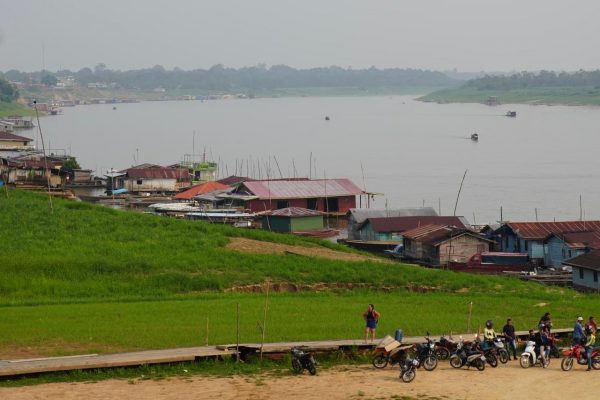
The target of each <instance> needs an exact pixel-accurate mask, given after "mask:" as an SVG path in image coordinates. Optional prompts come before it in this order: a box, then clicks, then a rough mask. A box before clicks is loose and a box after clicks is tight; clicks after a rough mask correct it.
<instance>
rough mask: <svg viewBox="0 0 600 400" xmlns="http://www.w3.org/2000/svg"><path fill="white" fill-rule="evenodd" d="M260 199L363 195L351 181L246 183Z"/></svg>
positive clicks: (319, 180)
mask: <svg viewBox="0 0 600 400" xmlns="http://www.w3.org/2000/svg"><path fill="white" fill-rule="evenodd" d="M243 185H244V186H245V187H246V188H247V189H248V191H250V192H251V193H252V194H254V195H255V196H258V198H259V199H306V198H319V197H344V196H357V195H360V194H363V191H362V189H361V188H359V187H358V186H356V185H355V184H354V183H353V182H352V181H351V180H350V179H345V178H343V179H318V180H272V181H254V182H244V184H243Z"/></svg>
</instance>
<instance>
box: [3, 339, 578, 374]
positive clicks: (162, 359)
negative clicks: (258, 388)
mask: <svg viewBox="0 0 600 400" xmlns="http://www.w3.org/2000/svg"><path fill="white" fill-rule="evenodd" d="M553 332H554V333H555V334H556V335H558V336H560V335H564V334H567V333H571V332H572V329H554V330H553ZM516 333H517V335H518V336H520V337H524V336H527V334H528V332H527V331H518V332H516ZM473 335H474V334H462V336H463V337H464V338H465V339H470V338H472V337H473ZM459 336H461V335H459V334H454V335H453V337H454V339H455V340H458V337H459ZM431 337H432V338H433V339H438V338H439V335H432V336H431ZM424 340H425V339H424V336H412V337H405V338H404V339H403V340H402V343H404V344H415V343H422V342H424ZM377 342H378V341H376V343H377ZM376 343H375V344H373V343H365V342H364V341H363V340H319V341H305V342H276V343H265V344H264V345H263V353H264V354H281V353H287V352H289V351H290V349H291V348H292V347H304V348H306V349H307V350H310V351H316V352H332V351H339V350H348V349H358V350H362V351H364V350H371V349H373V348H374V347H375V345H376ZM239 349H240V355H241V356H244V357H245V356H248V355H252V354H256V353H257V352H258V351H259V350H260V343H240V345H239ZM236 354H237V352H236V345H235V344H228V345H219V346H202V347H188V348H178V349H164V350H148V351H137V352H130V353H118V354H103V355H98V354H85V355H78V356H66V357H49V358H35V359H24V360H0V377H13V376H19V375H30V374H39V373H44V372H58V371H72V370H84V369H97V368H116V367H131V366H140V365H151V364H168V363H176V362H184V361H197V360H200V359H202V358H218V357H231V356H234V355H236Z"/></svg>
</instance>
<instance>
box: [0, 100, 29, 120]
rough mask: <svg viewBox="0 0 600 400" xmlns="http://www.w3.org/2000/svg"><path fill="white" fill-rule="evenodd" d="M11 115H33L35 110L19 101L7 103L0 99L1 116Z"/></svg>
mask: <svg viewBox="0 0 600 400" xmlns="http://www.w3.org/2000/svg"><path fill="white" fill-rule="evenodd" d="M9 115H23V116H33V115H35V111H33V110H31V109H30V108H27V107H25V106H24V105H22V104H19V103H7V102H2V101H0V118H2V117H8V116H9Z"/></svg>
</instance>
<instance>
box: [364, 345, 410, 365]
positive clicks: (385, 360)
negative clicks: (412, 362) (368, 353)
mask: <svg viewBox="0 0 600 400" xmlns="http://www.w3.org/2000/svg"><path fill="white" fill-rule="evenodd" d="M411 347H412V346H411V345H403V346H402V345H400V343H398V347H396V348H394V349H391V350H390V351H386V349H385V348H384V347H378V348H376V349H375V356H374V357H373V360H372V361H371V363H372V364H373V366H374V367H375V368H378V369H381V368H385V367H387V366H388V364H389V365H392V366H393V365H396V364H399V365H402V364H403V363H404V361H405V360H406V358H407V352H406V350H407V349H409V348H411Z"/></svg>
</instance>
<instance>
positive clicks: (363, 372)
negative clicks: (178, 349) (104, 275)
mask: <svg viewBox="0 0 600 400" xmlns="http://www.w3.org/2000/svg"><path fill="white" fill-rule="evenodd" d="M598 391H600V371H592V372H586V371H585V369H584V368H583V367H580V366H577V367H575V368H574V370H573V371H571V372H563V371H561V370H560V365H559V363H558V362H557V361H556V360H552V365H551V366H550V368H548V369H542V368H539V367H535V368H530V369H528V370H523V369H522V368H521V367H519V365H518V364H517V363H516V362H514V361H511V362H510V363H509V364H507V365H501V366H499V367H498V368H496V369H493V368H489V367H488V368H486V370H485V371H483V372H478V371H476V370H467V369H461V370H455V369H453V368H451V367H450V366H449V365H448V364H447V363H442V364H440V366H439V367H438V369H436V370H435V371H433V372H425V371H423V370H419V371H418V373H417V377H416V379H415V380H414V381H413V382H412V383H410V384H406V383H403V382H401V381H400V380H399V379H398V369H397V368H387V369H385V370H382V371H379V370H374V369H373V368H372V367H370V366H349V367H336V368H335V369H331V370H325V371H322V372H320V373H318V374H317V376H314V377H313V376H309V375H307V374H306V373H305V374H304V375H302V376H286V377H281V378H274V377H270V376H251V377H240V376H235V377H229V378H208V377H200V376H194V377H190V378H172V379H167V380H162V381H152V380H139V379H138V380H134V381H127V380H109V381H102V382H98V383H52V384H44V385H38V386H29V387H20V388H0V398H1V399H3V400H30V399H57V400H58V399H61V400H62V399H65V400H70V399H86V400H100V399H128V400H134V399H173V400H175V399H176V400H188V399H189V400H191V399H219V400H227V399H232V400H233V399H237V400H239V399H257V400H258V399H261V400H263V399H264V400H267V399H273V400H274V399H285V398H288V399H314V400H317V399H401V398H402V396H407V397H408V398H414V399H417V398H418V399H419V400H427V399H433V398H437V399H447V400H451V399H490V400H491V399H494V400H496V399H510V400H518V399H528V400H529V399H531V398H536V397H541V398H543V399H544V400H552V399H565V398H573V399H592V398H596V396H597V393H598Z"/></svg>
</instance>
